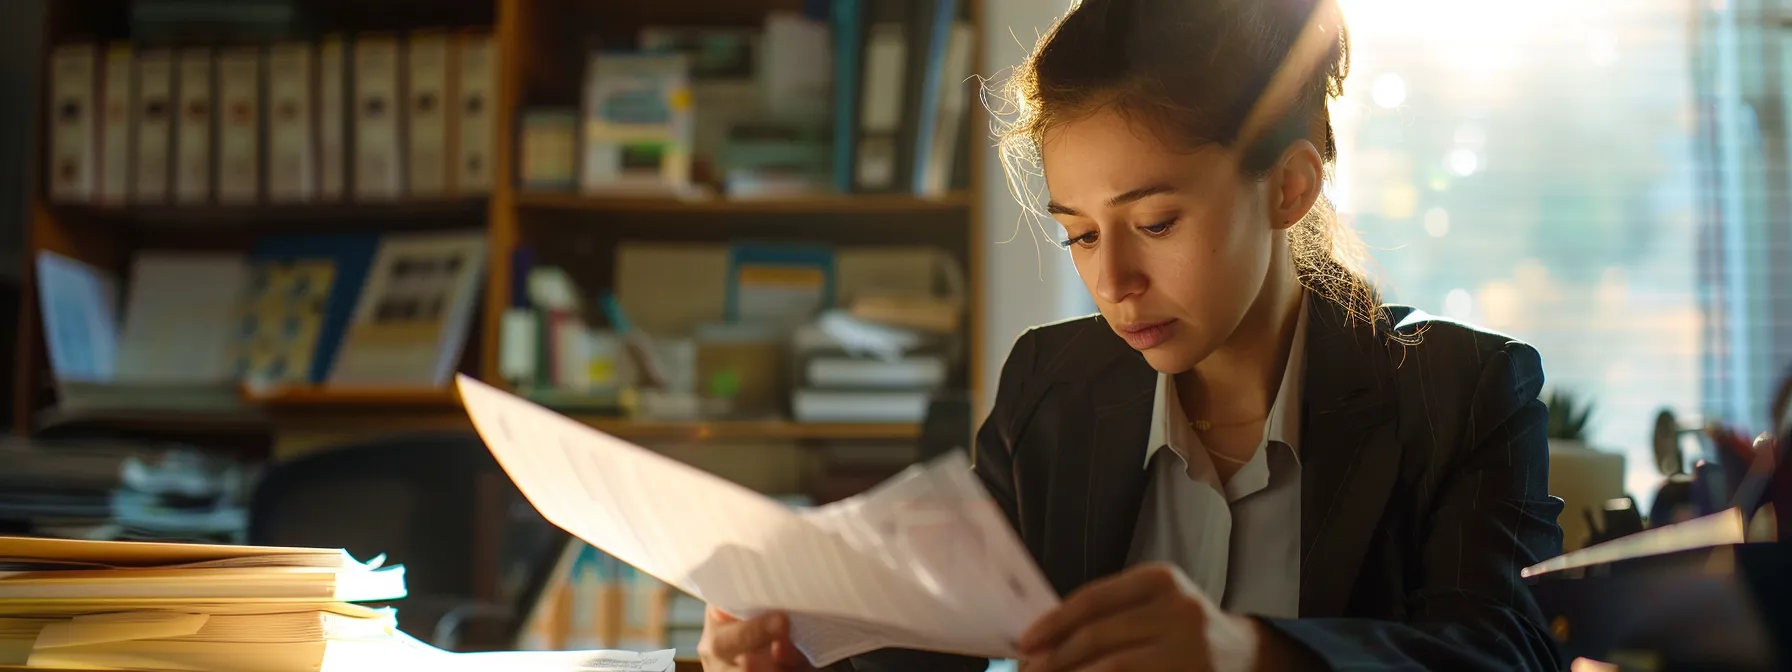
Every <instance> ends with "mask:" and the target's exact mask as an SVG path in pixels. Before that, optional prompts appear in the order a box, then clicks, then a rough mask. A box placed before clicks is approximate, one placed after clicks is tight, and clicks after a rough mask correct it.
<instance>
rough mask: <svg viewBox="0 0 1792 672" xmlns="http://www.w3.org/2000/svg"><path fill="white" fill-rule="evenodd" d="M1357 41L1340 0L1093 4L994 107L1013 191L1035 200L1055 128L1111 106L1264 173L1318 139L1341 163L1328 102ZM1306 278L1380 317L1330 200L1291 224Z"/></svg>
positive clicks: (1164, 135)
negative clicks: (1294, 148)
mask: <svg viewBox="0 0 1792 672" xmlns="http://www.w3.org/2000/svg"><path fill="white" fill-rule="evenodd" d="M1349 69H1350V38H1349V34H1348V33H1347V32H1346V29H1345V26H1344V21H1343V19H1342V17H1341V15H1339V14H1338V12H1337V9H1336V7H1335V5H1333V2H1332V0H1080V1H1079V2H1077V3H1076V4H1074V5H1073V6H1072V7H1071V9H1070V12H1069V13H1068V14H1066V15H1065V16H1064V17H1063V18H1062V19H1059V20H1058V22H1057V23H1056V24H1055V25H1053V26H1052V28H1051V30H1049V31H1047V32H1046V34H1045V35H1044V36H1043V37H1041V38H1040V39H1039V43H1038V44H1037V45H1036V46H1035V47H1034V49H1033V53H1032V54H1031V55H1030V56H1028V57H1027V59H1026V61H1024V62H1022V63H1021V65H1020V66H1018V67H1017V68H1016V69H1015V71H1014V72H1013V74H1011V75H1010V76H1009V78H1008V79H1007V81H1006V83H1005V85H1004V86H1003V90H1002V91H1001V92H1000V93H999V94H998V95H999V97H1000V99H1001V101H1002V102H1004V103H1006V109H1000V110H992V112H994V115H993V116H994V117H995V118H996V120H997V121H996V124H997V136H998V138H999V143H1000V148H1001V151H1002V159H1003V166H1004V167H1005V168H1006V169H1007V171H1008V178H1009V186H1010V190H1011V191H1013V192H1014V195H1015V196H1016V197H1017V198H1019V199H1021V200H1022V201H1023V206H1026V207H1030V204H1029V203H1027V202H1026V201H1027V199H1026V198H1025V194H1024V193H1023V192H1024V191H1025V187H1024V181H1025V178H1026V177H1027V176H1028V175H1038V174H1039V169H1040V156H1039V147H1040V145H1041V142H1042V140H1043V139H1044V137H1045V135H1046V134H1047V133H1049V132H1050V131H1051V130H1053V129H1054V128H1056V127H1058V126H1060V125H1061V124H1064V123H1066V122H1070V121H1075V120H1078V119H1081V118H1083V117H1086V116H1088V115H1090V114H1093V113H1095V112H1098V111H1102V110H1113V111H1115V112H1118V113H1119V114H1121V115H1122V116H1123V117H1125V118H1127V119H1128V120H1129V121H1131V122H1133V123H1136V124H1139V125H1140V127H1141V128H1143V129H1147V130H1149V131H1150V132H1152V133H1153V134H1154V135H1155V137H1157V138H1158V139H1159V140H1160V141H1162V142H1165V143H1168V144H1170V145H1171V146H1172V147H1173V148H1176V149H1177V150H1179V151H1194V150H1197V149H1201V148H1203V147H1207V146H1213V145H1218V146H1220V147H1224V148H1227V149H1228V150H1230V151H1232V152H1234V153H1235V155H1236V157H1237V160H1238V162H1239V166H1240V167H1241V169H1242V170H1243V172H1244V173H1245V175H1247V176H1249V177H1251V178H1254V179H1262V178H1264V177H1265V176H1267V174H1268V173H1269V171H1270V170H1271V169H1272V168H1273V167H1274V166H1275V163H1276V161H1277V160H1278V159H1279V158H1280V157H1281V155H1282V153H1283V151H1284V150H1286V149H1287V148H1288V146H1289V145H1290V144H1292V143H1294V142H1295V141H1297V140H1302V139H1306V140H1311V141H1312V142H1313V144H1314V146H1316V147H1317V148H1318V149H1319V151H1320V154H1321V155H1322V156H1323V157H1324V160H1325V162H1326V164H1327V165H1328V166H1329V165H1331V164H1332V163H1333V161H1334V160H1335V159H1336V155H1337V143H1336V142H1335V141H1334V140H1333V137H1332V128H1331V116H1330V113H1329V112H1328V111H1327V110H1326V101H1327V99H1328V98H1336V97H1338V96H1340V95H1342V94H1343V89H1344V77H1345V75H1346V74H1347V73H1348V71H1349ZM1289 241H1290V243H1291V245H1290V249H1291V251H1292V255H1293V258H1294V264H1295V268H1296V272H1297V274H1298V276H1299V277H1300V280H1301V282H1302V284H1304V285H1306V286H1307V287H1308V288H1309V289H1311V290H1312V291H1314V292H1315V293H1317V294H1319V295H1321V296H1323V297H1324V298H1327V299H1330V300H1332V301H1335V302H1336V303H1338V304H1339V305H1341V306H1343V307H1344V308H1345V309H1346V311H1347V312H1348V313H1349V314H1350V315H1351V316H1353V317H1355V318H1358V319H1363V320H1365V321H1367V322H1369V323H1371V324H1373V323H1374V319H1373V317H1374V315H1375V314H1376V313H1377V310H1376V306H1377V304H1378V302H1379V298H1378V297H1377V295H1376V293H1375V291H1374V289H1373V288H1372V287H1371V286H1370V285H1369V283H1368V282H1367V281H1366V280H1365V279H1364V278H1363V276H1362V274H1361V273H1360V272H1359V271H1358V268H1357V263H1358V261H1359V259H1360V258H1361V247H1362V245H1361V242H1360V240H1358V239H1357V237H1356V235H1355V233H1354V232H1352V231H1350V230H1349V229H1348V228H1347V227H1345V226H1344V225H1343V224H1342V223H1340V222H1338V221H1337V218H1336V217H1335V216H1334V215H1333V213H1332V211H1331V208H1330V205H1329V203H1327V202H1326V201H1325V200H1324V199H1321V200H1320V202H1319V204H1318V205H1317V206H1316V207H1315V208H1314V209H1313V211H1312V213H1311V214H1309V215H1308V216H1307V217H1306V218H1305V219H1303V220H1302V221H1301V222H1299V223H1298V224H1297V225H1295V226H1294V227H1293V228H1292V229H1290V234H1289Z"/></svg>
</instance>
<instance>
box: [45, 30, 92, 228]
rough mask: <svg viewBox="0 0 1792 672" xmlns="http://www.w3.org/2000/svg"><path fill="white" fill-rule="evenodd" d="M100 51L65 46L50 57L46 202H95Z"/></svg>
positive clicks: (85, 45) (79, 46) (56, 49)
mask: <svg viewBox="0 0 1792 672" xmlns="http://www.w3.org/2000/svg"><path fill="white" fill-rule="evenodd" d="M98 69H99V48H98V47H97V46H95V45H93V44H67V45H62V46H58V47H56V48H55V50H54V51H52V52H51V53H50V109H49V118H50V120H51V121H50V129H51V130H50V165H49V170H48V172H49V175H48V178H49V182H50V198H51V199H52V200H55V201H60V202H70V203H88V202H92V201H93V196H94V186H95V185H94V182H95V181H96V176H97V172H98V171H96V170H95V167H94V162H95V160H96V158H95V151H94V150H95V144H96V142H97V140H98V137H97V136H98V133H97V132H96V129H95V127H94V123H95V122H94V114H93V99H94V96H95V91H94V89H95V86H96V85H97V82H96V81H95V79H96V77H97V73H96V71H97V70H98Z"/></svg>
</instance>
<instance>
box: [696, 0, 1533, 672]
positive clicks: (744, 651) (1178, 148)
mask: <svg viewBox="0 0 1792 672" xmlns="http://www.w3.org/2000/svg"><path fill="white" fill-rule="evenodd" d="M1348 58H1349V57H1348V39H1347V37H1346V35H1345V32H1344V25H1343V22H1342V20H1341V18H1340V17H1339V16H1338V15H1337V13H1336V10H1335V8H1333V7H1331V6H1330V4H1329V2H1325V0H1084V1H1083V2H1082V3H1081V4H1080V5H1079V6H1077V7H1076V8H1074V9H1073V10H1072V11H1071V13H1070V14H1069V15H1067V16H1066V17H1065V18H1063V19H1062V20H1061V21H1060V22H1059V23H1058V24H1057V25H1056V26H1055V27H1054V29H1053V30H1052V31H1051V32H1050V33H1049V34H1048V35H1046V36H1045V37H1044V38H1043V39H1042V40H1041V41H1040V43H1039V45H1038V46H1037V48H1036V50H1035V51H1034V53H1033V54H1032V56H1031V57H1030V58H1029V60H1028V61H1027V62H1026V63H1025V64H1024V65H1023V66H1022V67H1021V69H1020V70H1019V72H1018V74H1017V75H1016V76H1015V77H1014V79H1013V80H1011V82H1010V85H1009V86H1010V89H1009V90H1010V92H1011V93H1013V94H1014V95H1013V97H1012V98H1011V101H1012V102H1015V103H1018V112H1019V113H1018V115H1017V116H1018V118H1017V119H1016V121H1015V122H1014V124H1013V126H1012V127H1011V128H1010V129H1009V130H1008V132H1007V134H1006V135H1005V136H1004V149H1005V150H1007V151H1006V156H1007V157H1008V159H1009V160H1010V161H1009V166H1010V168H1011V169H1013V168H1016V167H1018V166H1021V165H1027V164H1029V163H1031V162H1034V161H1036V162H1037V165H1039V166H1041V167H1042V168H1043V172H1044V177H1045V182H1046V187H1047V189H1048V190H1049V192H1050V196H1051V199H1050V203H1049V205H1047V206H1046V209H1047V210H1048V211H1049V213H1050V214H1051V216H1052V217H1053V218H1055V219H1056V220H1057V222H1058V224H1059V225H1061V226H1062V228H1063V232H1064V238H1063V242H1064V246H1065V247H1066V248H1067V249H1068V250H1069V254H1070V256H1071V259H1072V260H1073V261H1074V262H1075V266H1076V269H1077V273H1078V274H1079V275H1080V276H1081V277H1082V280H1083V283H1084V284H1085V285H1086V286H1087V288H1088V290H1089V293H1090V295H1091V296H1092V297H1094V299H1095V303H1096V304H1097V306H1098V307H1099V308H1100V314H1099V315H1097V316H1092V317H1088V318H1082V319H1075V320H1070V321H1066V322H1062V323H1058V324H1053V325H1049V326H1044V327H1038V328H1035V329H1033V330H1030V331H1028V332H1027V333H1026V334H1024V335H1022V336H1021V337H1020V339H1019V340H1018V341H1017V342H1016V343H1015V345H1014V348H1013V350H1012V352H1011V353H1010V354H1009V356H1008V361H1007V363H1006V364H1005V365H1004V367H1003V371H1002V375H1001V380H1000V383H999V387H998V391H997V396H996V403H995V407H994V409H993V410H992V412H991V414H990V417H989V419H988V421H987V422H986V423H985V424H984V425H983V427H982V429H981V431H980V432H979V434H978V437H977V451H976V460H975V461H976V468H977V474H978V475H979V476H980V477H981V478H982V481H983V483H984V484H985V486H987V487H988V489H989V491H990V493H991V495H992V496H993V497H994V499H995V500H996V501H997V502H998V503H999V504H1000V505H1001V506H1002V507H1003V509H1004V510H1005V512H1006V513H1007V515H1008V518H1009V520H1010V521H1011V522H1012V523H1013V525H1014V527H1015V529H1016V530H1017V531H1018V532H1019V533H1020V537H1021V539H1022V540H1023V541H1024V542H1025V544H1026V546H1027V548H1028V550H1029V551H1030V552H1031V553H1032V555H1033V556H1034V558H1035V559H1036V560H1037V562H1038V563H1039V565H1040V567H1041V568H1042V569H1043V570H1044V572H1045V575H1046V577H1047V578H1048V579H1049V580H1050V581H1051V582H1052V584H1053V586H1054V587H1055V588H1056V589H1057V590H1058V591H1059V592H1060V594H1062V595H1064V596H1065V601H1064V602H1063V604H1062V606H1061V607H1060V608H1059V609H1058V610H1056V611H1055V612H1052V613H1050V614H1048V615H1046V616H1045V617H1043V618H1041V619H1040V621H1039V622H1038V623H1036V624H1035V625H1034V626H1032V628H1031V629H1030V630H1029V631H1028V632H1027V633H1026V634H1025V635H1024V636H1023V637H1022V639H1021V640H1020V641H1019V642H1018V646H1019V648H1020V650H1021V652H1022V658H1023V661H1022V669H1023V670H1028V671H1029V672H1035V671H1060V670H1065V671H1068V670H1193V669H1221V670H1283V669H1337V668H1357V669H1363V668H1381V667H1394V668H1400V669H1433V670H1519V669H1554V668H1555V667H1556V666H1557V653H1556V649H1555V647H1554V643H1553V641H1552V639H1551V637H1550V634H1549V632H1548V631H1547V629H1546V628H1545V625H1544V623H1543V618H1542V616H1541V614H1540V613H1539V610H1538V608H1537V605H1536V603H1535V602H1534V601H1533V600H1532V598H1531V597H1530V595H1529V593H1528V592H1527V591H1526V588H1525V586H1524V585H1523V584H1522V582H1521V581H1520V579H1519V570H1520V569H1521V568H1522V567H1525V566H1527V565H1530V564H1532V563H1535V562H1538V561H1541V560H1543V559H1545V558H1548V557H1550V556H1553V555H1556V554H1558V553H1559V552H1560V549H1561V532H1560V529H1559V528H1557V527H1556V524H1555V518H1556V514H1557V513H1558V512H1559V511H1560V508H1561V506H1560V502H1559V500H1552V499H1551V498H1550V497H1549V496H1548V493H1547V490H1546V486H1547V483H1548V477H1547V473H1548V471H1547V469H1548V464H1547V460H1548V453H1547V450H1548V448H1547V441H1546V439H1545V436H1544V429H1545V425H1546V423H1547V412H1546V410H1545V409H1544V406H1543V404H1542V403H1541V402H1539V401H1538V399H1537V395H1538V391H1539V388H1540V387H1541V385H1542V383H1543V372H1542V366H1541V363H1540V361H1539V358H1538V355H1537V352H1536V351H1535V350H1533V349H1532V348H1531V347H1530V346H1527V345H1525V344H1523V343H1519V342H1517V341H1514V340H1512V339H1510V338H1508V337H1505V336H1501V335H1497V334H1491V333H1487V332H1483V331H1477V330H1475V329H1473V328H1470V327H1467V326H1464V325H1460V324H1456V323H1452V322H1447V321H1442V320H1438V319H1434V318H1431V317H1429V316H1426V315H1424V314H1423V313H1420V312H1417V311H1414V310H1412V309H1410V308H1404V307H1397V306H1381V305H1378V301H1377V298H1376V295H1375V293H1374V292H1373V290H1372V289H1371V288H1369V287H1368V285H1367V284H1366V283H1365V282H1364V281H1363V280H1362V279H1361V276H1360V275H1358V274H1357V273H1356V272H1354V271H1353V270H1351V265H1350V257H1349V255H1348V254H1347V252H1348V250H1349V249H1350V248H1351V246H1350V245H1349V244H1347V243H1348V242H1349V241H1351V240H1352V238H1351V235H1350V234H1349V233H1348V232H1347V231H1345V230H1344V229H1343V228H1342V227H1341V225H1340V224H1339V223H1338V222H1337V221H1336V220H1335V219H1334V218H1333V217H1331V216H1330V214H1329V211H1328V210H1327V209H1326V208H1325V207H1324V203H1323V199H1322V197H1321V193H1320V190H1321V188H1322V186H1323V183H1324V179H1325V176H1326V173H1327V168H1328V166H1329V165H1330V164H1331V163H1332V161H1333V159H1334V152H1335V144H1334V142H1333V140H1332V133H1331V127H1330V121H1329V117H1328V113H1327V111H1326V107H1325V101H1326V99H1327V98H1328V97H1335V96H1337V95H1338V94H1339V93H1340V90H1341V86H1342V80H1343V78H1344V75H1345V71H1346V70H1347V67H1348ZM787 627H788V626H787V621H786V620H784V619H783V618H782V617H780V616H777V615H772V616H765V617H761V618H759V619H755V620H751V621H737V620H733V619H731V618H729V617H727V616H726V615H723V614H721V613H719V612H712V613H711V615H710V620H709V622H708V623H706V628H705V635H704V646H703V647H702V651H703V653H704V656H705V657H704V660H705V669H706V670H710V671H711V672H716V671H720V670H739V669H747V670H782V669H803V668H802V665H801V658H800V656H798V655H797V653H796V651H795V650H794V649H793V648H792V647H791V645H790V643H789V640H788V639H787V638H786V636H785V631H786V629H787ZM983 665H984V661H973V660H969V659H964V658H955V657H951V656H945V655H940V654H931V653H919V652H909V651H880V652H874V653H872V654H869V655H866V656H861V657H858V658H856V659H854V660H852V661H851V667H852V668H853V669H856V670H859V671H860V672H864V671H866V670H890V671H897V670H902V671H906V670H934V669H950V670H981V669H983Z"/></svg>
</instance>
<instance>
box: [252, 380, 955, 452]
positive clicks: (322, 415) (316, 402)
mask: <svg viewBox="0 0 1792 672" xmlns="http://www.w3.org/2000/svg"><path fill="white" fill-rule="evenodd" d="M247 398H248V399H250V400H251V401H254V402H258V403H259V404H260V405H261V407H262V408H265V409H267V410H268V411H269V412H270V413H272V414H274V415H276V416H286V417H293V416H295V415H296V416H303V417H308V418H312V419H314V420H315V421H317V422H318V423H319V424H324V425H327V424H331V422H332V421H335V422H341V423H343V424H350V425H360V424H363V423H362V419H361V418H360V417H355V416H380V417H385V418H386V419H387V420H390V419H391V418H390V416H389V414H386V413H384V412H383V411H385V410H390V409H396V408H421V409H429V410H430V411H431V412H427V413H425V414H426V415H439V416H441V417H440V422H442V423H446V424H458V423H462V422H465V421H466V413H465V411H463V410H462V409H461V405H460V401H459V398H458V396H457V395H456V394H455V393H454V391H453V390H451V389H442V390H430V389H413V390H404V389H395V390H379V389H368V390H355V389H346V390H344V389H329V388H293V389H288V390H282V391H281V392H279V393H277V394H270V395H264V396H249V397H247ZM566 414H567V416H568V417H571V418H572V419H574V420H577V421H579V422H582V423H584V424H586V425H589V426H591V427H592V428H594V429H597V430H598V431H601V432H604V433H607V434H613V435H615V436H618V437H621V438H624V439H629V440H655V439H658V440H753V439H757V440H786V441H794V440H842V441H845V440H865V441H872V440H912V439H915V438H917V437H919V436H920V435H921V427H920V425H917V424H913V423H801V422H791V421H789V420H777V419H771V420H643V419H635V418H619V417H613V416H605V415H592V414H584V413H578V412H576V411H573V412H567V413H566ZM430 424H435V423H430Z"/></svg>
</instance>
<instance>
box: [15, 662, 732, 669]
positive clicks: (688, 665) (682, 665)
mask: <svg viewBox="0 0 1792 672" xmlns="http://www.w3.org/2000/svg"><path fill="white" fill-rule="evenodd" d="M0 672H93V671H92V670H80V669H69V668H64V667H21V666H18V665H0ZM112 672H118V671H117V670H113V671H112ZM382 672H384V671H382ZM493 672H498V671H497V670H494V671H493ZM674 672H703V663H700V662H697V661H695V660H680V661H678V663H677V667H676V668H674Z"/></svg>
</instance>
